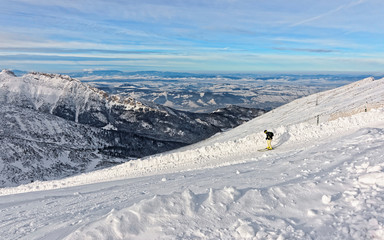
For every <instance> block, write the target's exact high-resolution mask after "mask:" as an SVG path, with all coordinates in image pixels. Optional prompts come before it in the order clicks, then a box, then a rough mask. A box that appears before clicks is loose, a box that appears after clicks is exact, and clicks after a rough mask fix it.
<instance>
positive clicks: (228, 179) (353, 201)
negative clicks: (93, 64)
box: [0, 79, 384, 240]
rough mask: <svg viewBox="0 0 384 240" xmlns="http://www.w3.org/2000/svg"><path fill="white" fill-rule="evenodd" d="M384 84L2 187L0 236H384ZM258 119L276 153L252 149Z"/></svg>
mask: <svg viewBox="0 0 384 240" xmlns="http://www.w3.org/2000/svg"><path fill="white" fill-rule="evenodd" d="M383 93H384V80H373V79H365V80H362V81H359V82H356V83H354V84H351V85H347V86H344V87H342V88H339V89H335V90H331V91H327V92H323V93H320V94H317V95H312V96H309V97H306V98H302V99H299V100H296V101H294V102H292V103H290V104H287V105H285V106H282V107H281V108H278V109H275V110H273V111H272V112H269V113H267V114H265V115H263V116H262V117H260V118H257V119H255V120H252V121H250V122H248V123H246V124H244V125H242V126H240V127H238V128H236V129H233V130H231V131H228V132H226V133H222V134H219V135H216V136H214V137H212V138H211V139H208V140H206V141H203V142H201V143H198V144H195V145H193V146H189V147H186V148H183V149H179V150H177V151H173V152H170V153H166V154H161V155H157V156H152V157H148V158H145V159H141V160H137V161H131V162H128V163H125V164H122V165H119V166H117V167H113V168H109V169H104V170H100V171H97V172H93V173H89V174H83V175H79V176H75V177H71V178H67V179H62V180H56V181H50V182H35V183H31V184H28V185H22V186H19V187H16V188H3V189H0V195H1V197H0V219H1V224H0V236H2V237H3V238H4V239H71V240H72V239H384V218H383V216H384V207H383V204H382V203H383V200H384V148H383V146H384V108H383V107H384V99H383V98H384V94H383ZM317 116H319V124H317ZM264 129H268V130H272V131H273V132H274V133H275V139H274V141H273V145H274V146H275V147H276V148H275V149H274V150H273V151H267V152H259V151H257V150H258V149H261V148H264V147H265V140H264V133H263V130H264Z"/></svg>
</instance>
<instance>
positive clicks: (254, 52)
mask: <svg viewBox="0 0 384 240" xmlns="http://www.w3.org/2000/svg"><path fill="white" fill-rule="evenodd" d="M383 12H384V1H382V0H322V1H319V0H289V1H287V0H253V1H252V0H1V8H0V67H1V68H7V69H20V70H27V71H43V72H70V71H78V70H84V69H115V70H123V71H140V70H159V71H186V72H322V71H326V72H329V71H338V72H347V71H357V72H383V71H384V14H383Z"/></svg>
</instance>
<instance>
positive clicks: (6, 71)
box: [0, 69, 16, 77]
mask: <svg viewBox="0 0 384 240" xmlns="http://www.w3.org/2000/svg"><path fill="white" fill-rule="evenodd" d="M1 75H8V76H12V77H16V75H15V73H14V72H12V71H11V70H6V69H3V70H2V71H1V72H0V76H1Z"/></svg>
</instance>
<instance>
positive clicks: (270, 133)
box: [265, 132, 273, 140]
mask: <svg viewBox="0 0 384 240" xmlns="http://www.w3.org/2000/svg"><path fill="white" fill-rule="evenodd" d="M265 134H267V138H266V140H272V139H273V132H266V133H265Z"/></svg>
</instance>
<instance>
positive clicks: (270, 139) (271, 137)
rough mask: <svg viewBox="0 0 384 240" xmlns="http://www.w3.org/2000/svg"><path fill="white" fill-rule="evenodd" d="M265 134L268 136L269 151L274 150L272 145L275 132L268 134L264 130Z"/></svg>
mask: <svg viewBox="0 0 384 240" xmlns="http://www.w3.org/2000/svg"><path fill="white" fill-rule="evenodd" d="M264 133H265V134H266V135H267V138H266V140H267V145H268V146H267V149H268V150H272V145H271V142H272V139H273V132H268V131H267V130H264Z"/></svg>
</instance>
